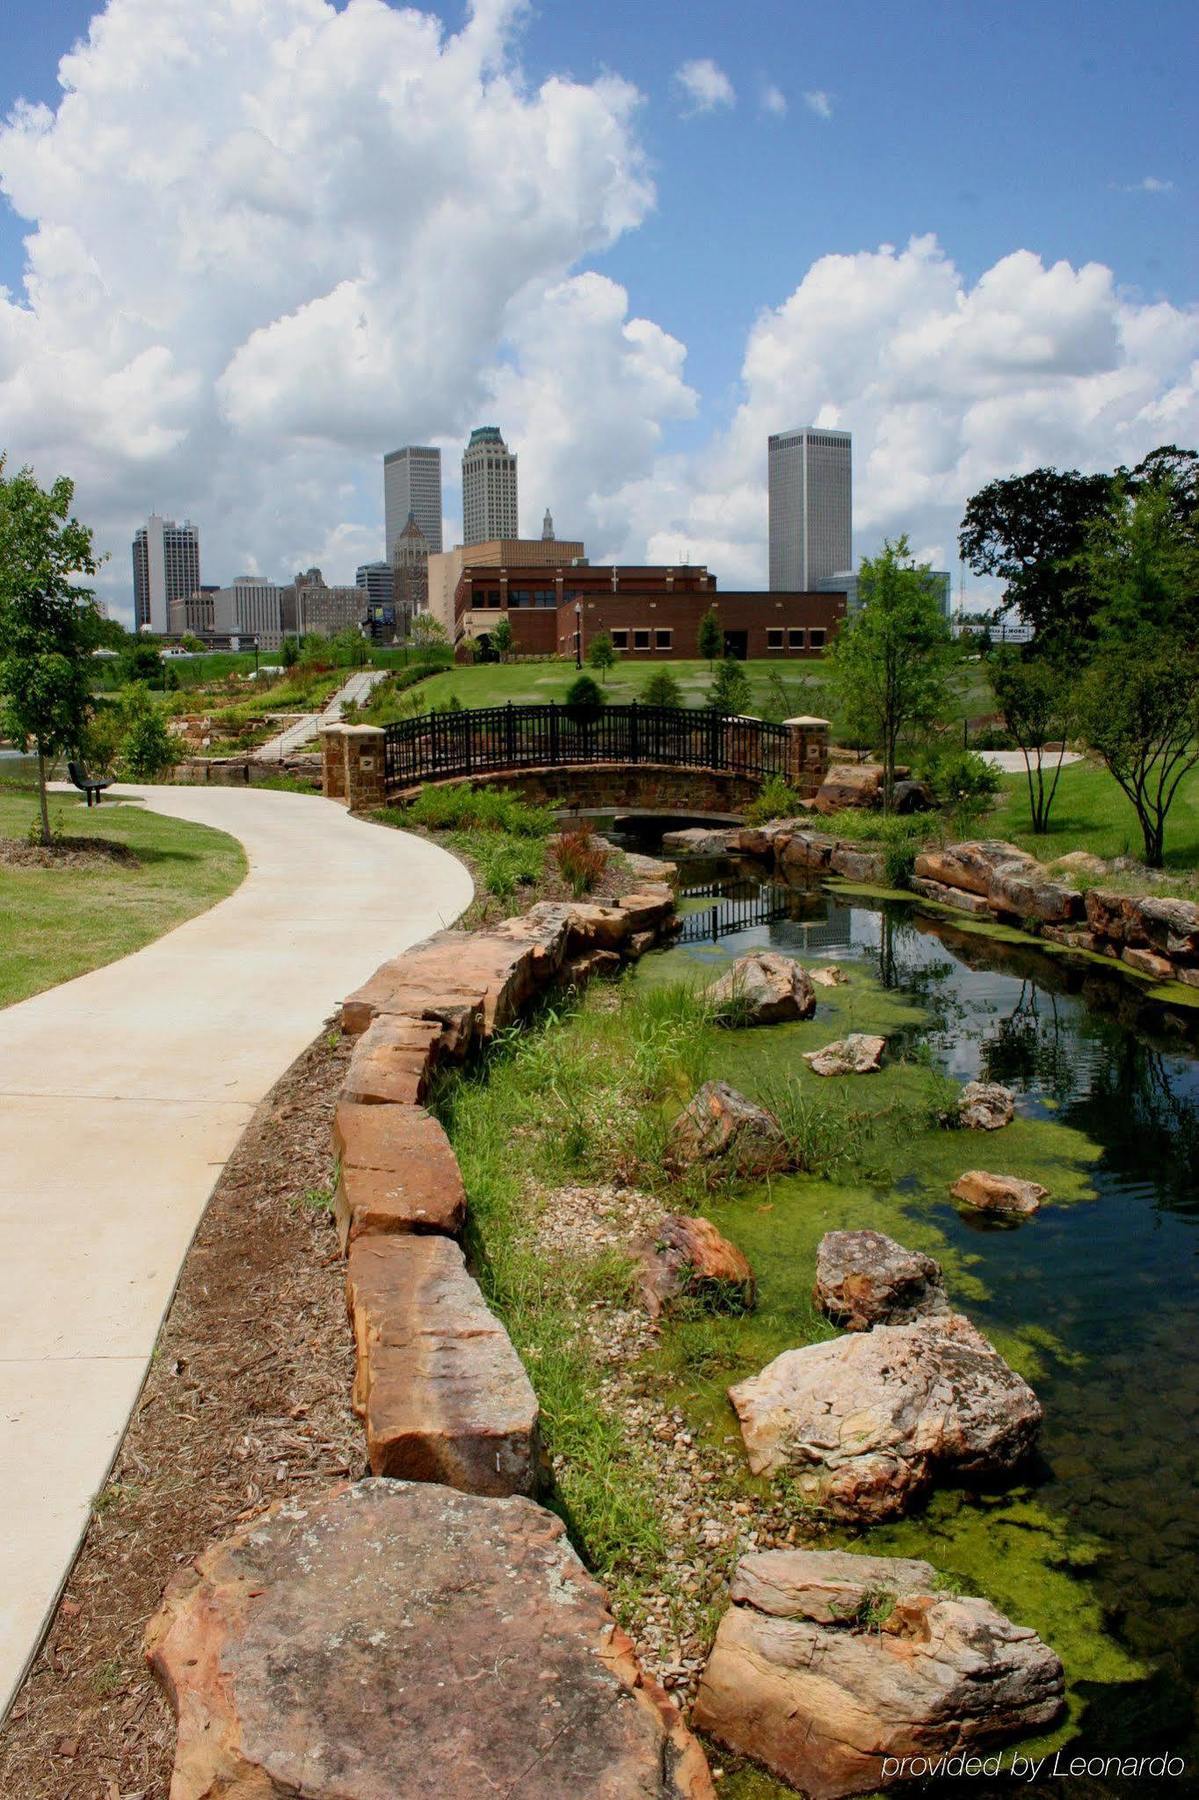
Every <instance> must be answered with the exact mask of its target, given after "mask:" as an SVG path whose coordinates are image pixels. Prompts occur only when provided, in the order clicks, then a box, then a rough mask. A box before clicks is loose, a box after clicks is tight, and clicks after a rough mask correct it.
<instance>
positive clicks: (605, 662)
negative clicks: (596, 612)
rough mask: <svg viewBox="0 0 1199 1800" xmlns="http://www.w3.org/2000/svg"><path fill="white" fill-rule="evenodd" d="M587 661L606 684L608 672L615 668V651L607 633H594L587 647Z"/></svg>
mask: <svg viewBox="0 0 1199 1800" xmlns="http://www.w3.org/2000/svg"><path fill="white" fill-rule="evenodd" d="M587 661H588V662H589V663H590V664H591V666H592V668H593V669H598V671H599V677H600V680H601V681H604V682H606V681H607V679H608V670H609V669H614V668H615V667H616V650H615V647H614V645H613V643H612V638H611V634H610V633H609V632H607V631H597V632H596V634H595V636H594V637H593V638H592V640H591V642H590V643H589V644H588V646H587Z"/></svg>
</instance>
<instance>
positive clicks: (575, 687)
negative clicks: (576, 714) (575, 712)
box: [566, 675, 604, 711]
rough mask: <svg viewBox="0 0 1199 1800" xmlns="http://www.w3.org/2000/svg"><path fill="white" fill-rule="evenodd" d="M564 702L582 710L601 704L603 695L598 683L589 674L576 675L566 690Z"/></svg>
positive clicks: (588, 709)
mask: <svg viewBox="0 0 1199 1800" xmlns="http://www.w3.org/2000/svg"><path fill="white" fill-rule="evenodd" d="M566 704H567V706H571V707H575V708H578V709H580V710H584V711H590V710H591V709H592V708H593V707H600V706H602V705H603V704H604V696H603V692H602V691H601V689H600V685H599V683H598V682H597V681H595V680H594V679H593V677H592V676H590V675H576V676H575V679H574V680H573V681H572V682H571V684H570V686H569V687H568V688H567V690H566Z"/></svg>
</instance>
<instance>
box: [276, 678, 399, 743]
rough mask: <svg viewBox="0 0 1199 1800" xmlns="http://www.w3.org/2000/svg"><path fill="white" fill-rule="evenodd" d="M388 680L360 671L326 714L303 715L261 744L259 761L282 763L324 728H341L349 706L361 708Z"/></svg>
mask: <svg viewBox="0 0 1199 1800" xmlns="http://www.w3.org/2000/svg"><path fill="white" fill-rule="evenodd" d="M386 680H387V670H386V669H359V670H358V671H357V673H356V674H354V675H351V676H350V679H349V680H348V681H346V682H343V683H342V685H341V687H339V688H338V690H337V692H336V693H335V694H334V695H333V696H332V698H331V699H330V700H329V702H328V704H327V705H326V707H325V710H324V712H319V713H302V714H301V715H300V717H299V718H298V719H293V720H292V722H291V724H290V725H285V726H284V727H283V730H282V731H280V732H277V733H276V735H275V736H274V737H273V738H268V739H267V740H266V743H265V744H261V745H260V746H259V748H258V750H257V751H256V753H255V754H256V755H257V757H258V759H259V761H260V762H271V761H272V760H274V759H275V758H277V759H278V760H279V761H280V762H282V761H283V758H284V757H285V756H289V755H290V754H291V752H292V751H293V750H299V749H300V748H301V746H302V745H304V744H306V743H308V742H309V740H310V739H311V738H314V737H315V736H316V734H317V732H318V731H319V730H320V729H321V726H322V725H338V724H340V723H341V715H342V713H343V712H344V710H345V708H346V707H347V706H348V705H350V704H351V703H352V704H353V705H354V706H361V705H362V704H363V702H364V701H366V700H369V699H370V697H371V694H372V693H373V691H374V690H375V688H377V687H378V685H379V683H380V682H381V681H386Z"/></svg>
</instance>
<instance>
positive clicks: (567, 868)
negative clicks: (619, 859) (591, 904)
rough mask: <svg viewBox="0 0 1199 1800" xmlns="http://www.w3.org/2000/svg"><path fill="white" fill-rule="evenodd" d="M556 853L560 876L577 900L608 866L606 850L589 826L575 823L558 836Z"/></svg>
mask: <svg viewBox="0 0 1199 1800" xmlns="http://www.w3.org/2000/svg"><path fill="white" fill-rule="evenodd" d="M555 854H556V855H557V858H558V867H559V869H560V870H561V872H562V879H563V880H564V881H565V882H566V884H567V886H568V887H569V888H570V891H571V893H572V894H573V895H574V897H575V899H576V900H577V899H578V898H579V896H580V895H581V894H590V893H592V892H593V891H594V889H595V887H596V885H597V883H598V882H599V879H600V877H601V876H602V874H603V872H604V870H605V869H606V868H607V866H608V852H607V849H606V847H605V845H604V844H603V843H601V841H600V839H599V838H598V837H597V836H596V835H595V832H594V831H593V830H592V829H591V827H590V825H575V826H572V828H571V829H570V830H569V831H564V832H563V833H562V835H561V837H560V838H559V839H558V843H557V846H556V851H555Z"/></svg>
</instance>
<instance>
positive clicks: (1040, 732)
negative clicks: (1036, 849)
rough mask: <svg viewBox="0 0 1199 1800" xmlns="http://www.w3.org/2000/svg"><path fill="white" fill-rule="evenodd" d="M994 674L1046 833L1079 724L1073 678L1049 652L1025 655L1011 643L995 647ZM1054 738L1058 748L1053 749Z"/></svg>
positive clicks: (1035, 821)
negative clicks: (1051, 659)
mask: <svg viewBox="0 0 1199 1800" xmlns="http://www.w3.org/2000/svg"><path fill="white" fill-rule="evenodd" d="M988 673H989V674H990V677H991V686H992V688H993V689H994V690H995V699H996V701H997V702H998V705H999V710H1000V712H1001V713H1002V714H1003V722H1004V724H1005V725H1006V727H1007V729H1008V731H1009V733H1010V734H1011V736H1012V737H1014V738H1015V740H1016V743H1017V745H1018V747H1019V749H1020V753H1021V755H1022V756H1023V758H1024V771H1025V775H1026V777H1027V780H1028V810H1029V814H1030V816H1031V818H1032V828H1033V831H1034V832H1035V833H1036V834H1037V835H1038V836H1040V835H1041V834H1043V833H1044V832H1047V831H1048V830H1049V814H1050V811H1051V809H1052V807H1053V802H1054V799H1055V798H1056V795H1057V786H1058V780H1059V778H1060V776H1061V772H1062V759H1063V758H1064V756H1065V754H1066V738H1067V736H1068V735H1069V733H1070V731H1071V730H1072V729H1073V723H1074V710H1075V699H1074V687H1073V683H1072V682H1071V680H1070V679H1069V677H1068V676H1067V675H1066V673H1065V671H1064V670H1062V669H1061V668H1059V667H1057V666H1056V665H1055V664H1054V663H1051V662H1049V661H1048V660H1047V659H1046V658H1045V657H1041V656H1022V655H1021V653H1020V652H1019V651H1018V650H1016V649H1015V648H1013V647H1012V646H1011V645H1006V646H1004V647H1002V648H1001V649H999V650H996V651H993V652H992V654H991V656H990V658H989V659H988ZM1053 743H1056V745H1057V750H1056V752H1055V751H1052V750H1050V749H1049V745H1050V744H1053Z"/></svg>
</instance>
